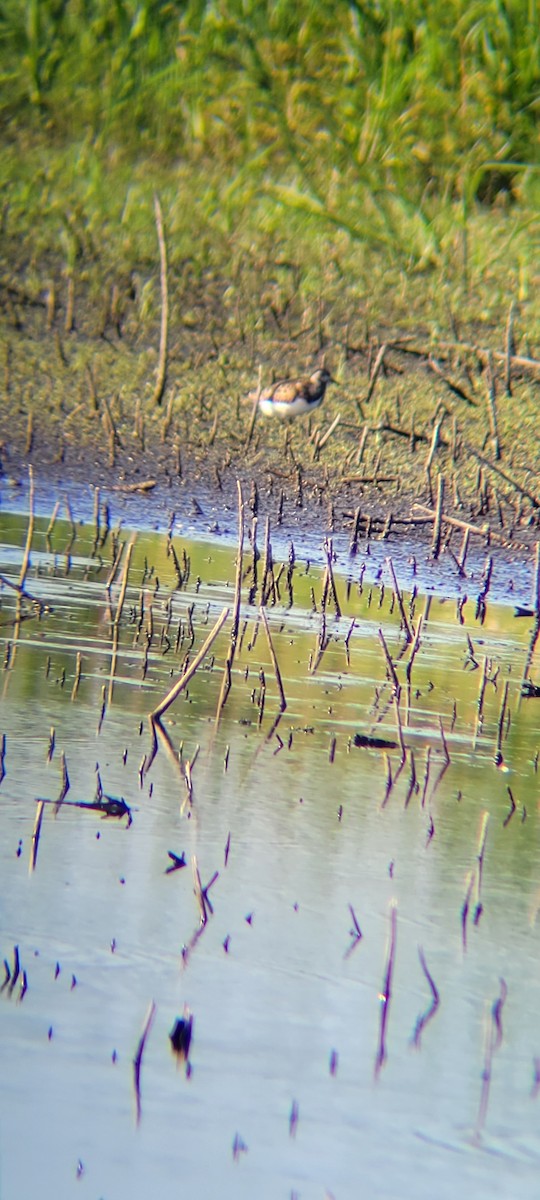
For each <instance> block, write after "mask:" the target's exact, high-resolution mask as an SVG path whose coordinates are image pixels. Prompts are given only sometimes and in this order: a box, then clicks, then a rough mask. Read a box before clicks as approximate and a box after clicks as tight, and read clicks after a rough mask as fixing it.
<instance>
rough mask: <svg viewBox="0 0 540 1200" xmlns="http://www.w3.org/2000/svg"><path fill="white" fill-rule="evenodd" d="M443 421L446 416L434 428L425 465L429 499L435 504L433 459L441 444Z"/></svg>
mask: <svg viewBox="0 0 540 1200" xmlns="http://www.w3.org/2000/svg"><path fill="white" fill-rule="evenodd" d="M443 420H444V416H442V417H439V419H438V421H435V424H434V426H433V434H432V438H431V445H430V447H429V453H428V456H427V458H426V461H425V464H424V474H425V476H426V479H427V482H428V488H429V498H430V501H431V503H433V490H432V487H431V464H432V462H433V458H434V456H435V451H436V449H437V447H438V445H439V442H440V434H441V425H442V423H443Z"/></svg>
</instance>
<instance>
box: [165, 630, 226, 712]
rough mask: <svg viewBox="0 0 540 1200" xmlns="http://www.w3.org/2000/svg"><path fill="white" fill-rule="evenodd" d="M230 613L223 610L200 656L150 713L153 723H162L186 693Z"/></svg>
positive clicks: (197, 656)
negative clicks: (179, 698) (180, 697)
mask: <svg viewBox="0 0 540 1200" xmlns="http://www.w3.org/2000/svg"><path fill="white" fill-rule="evenodd" d="M229 611H230V610H229V609H228V608H224V609H223V611H222V612H221V613H220V616H219V617H218V619H217V621H216V623H215V625H214V627H213V629H212V630H211V631H210V633H209V634H208V637H207V638H206V641H205V643H204V645H203V646H201V649H200V650H199V652H198V654H196V655H195V658H194V659H193V662H191V663H190V664H189V667H188V668H187V670H186V671H184V674H183V675H182V676H181V677H180V679H178V680H177V682H176V683H175V684H174V687H172V688H171V690H170V691H169V692H167V695H166V696H165V697H164V699H163V700H162V701H161V703H160V704H158V705H157V706H156V708H154V709H153V711H152V712H151V713H149V718H150V721H151V722H152V723H153V722H159V721H161V718H162V716H163V715H164V713H166V712H167V709H168V708H170V707H171V704H173V703H174V701H175V700H176V699H177V697H178V696H180V694H181V693H182V692H183V691H185V689H186V687H187V685H188V683H189V682H190V680H191V679H193V676H194V674H195V672H196V671H197V670H198V668H199V667H200V665H201V663H202V662H203V660H204V658H205V657H206V655H207V654H208V651H209V649H210V646H211V645H212V643H213V642H214V641H215V639H216V638H217V635H218V633H219V631H220V629H221V628H222V626H223V625H224V624H225V621H226V620H227V617H228V615H229Z"/></svg>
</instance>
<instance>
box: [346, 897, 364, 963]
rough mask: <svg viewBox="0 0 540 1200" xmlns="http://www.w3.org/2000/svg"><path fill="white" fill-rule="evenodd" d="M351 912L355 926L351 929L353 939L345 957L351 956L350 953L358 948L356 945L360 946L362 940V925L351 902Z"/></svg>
mask: <svg viewBox="0 0 540 1200" xmlns="http://www.w3.org/2000/svg"><path fill="white" fill-rule="evenodd" d="M349 912H350V914H351V917H352V922H353V927H352V929H351V930H350V935H351V938H352V941H351V944H350V946H349V947H348V949H347V950H346V951H345V954H344V955H343V957H344V958H349V955H351V954H352V952H353V950H356V947H357V946H359V945H360V942H361V941H362V930H361V929H360V926H359V924H358V921H357V919H356V913H355V911H354V908H353V906H352V904H349Z"/></svg>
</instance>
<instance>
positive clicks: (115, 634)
mask: <svg viewBox="0 0 540 1200" xmlns="http://www.w3.org/2000/svg"><path fill="white" fill-rule="evenodd" d="M134 545H135V538H134V537H133V538H132V539H131V541H130V543H129V546H128V548H127V551H126V557H125V560H124V568H123V571H122V578H121V581H120V591H119V594H118V603H117V605H116V613H115V615H114V621H113V631H112V650H111V670H110V673H109V693H108V703H109V704H110V703H111V701H112V697H113V689H114V676H115V674H116V662H117V659H118V645H119V642H120V621H121V619H122V611H123V608H124V601H125V598H126V590H127V583H128V575H129V568H130V564H131V556H132V554H133V547H134Z"/></svg>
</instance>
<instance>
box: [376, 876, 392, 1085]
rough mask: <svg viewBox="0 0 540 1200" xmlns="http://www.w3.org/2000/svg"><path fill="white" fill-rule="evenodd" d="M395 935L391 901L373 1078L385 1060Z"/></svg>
mask: <svg viewBox="0 0 540 1200" xmlns="http://www.w3.org/2000/svg"><path fill="white" fill-rule="evenodd" d="M396 935H397V904H396V901H395V900H393V901H392V903H391V905H390V930H389V934H388V946H387V951H386V966H385V971H384V981H383V988H382V992H381V993H380V996H379V999H380V1002H381V1012H380V1022H379V1041H378V1046H377V1054H376V1057H375V1078H377V1076H378V1075H379V1072H380V1070H381V1067H382V1066H383V1064H384V1062H385V1061H386V1058H387V1051H386V1032H387V1026H388V1015H389V1012H390V1001H391V998H392V978H393V974H394V962H395V957H396Z"/></svg>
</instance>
